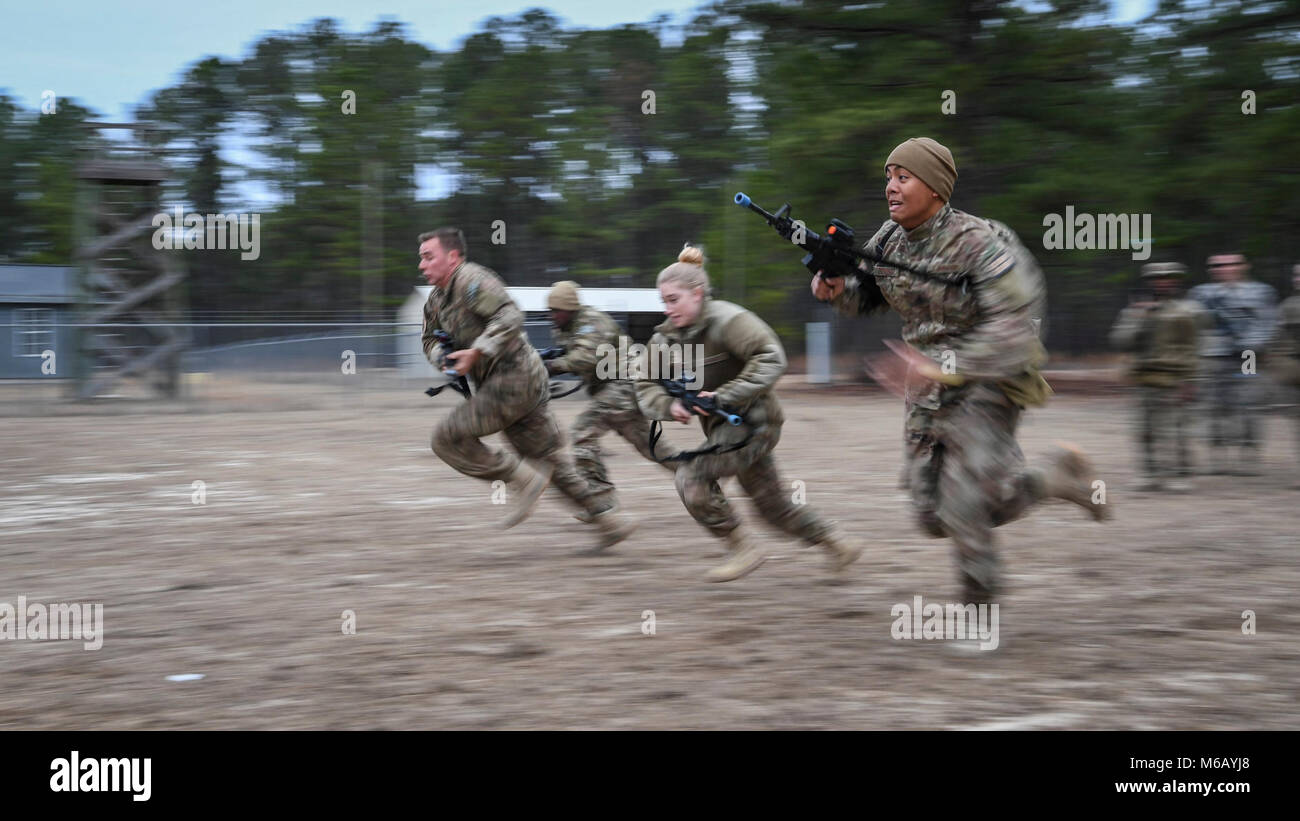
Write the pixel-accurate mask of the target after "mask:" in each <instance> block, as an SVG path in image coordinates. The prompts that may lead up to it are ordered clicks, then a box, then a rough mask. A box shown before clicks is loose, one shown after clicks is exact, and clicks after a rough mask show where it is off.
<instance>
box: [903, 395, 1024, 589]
mask: <svg viewBox="0 0 1300 821" xmlns="http://www.w3.org/2000/svg"><path fill="white" fill-rule="evenodd" d="M939 402H940V406H939V407H938V408H937V409H930V408H925V407H921V406H919V405H914V406H912V408H911V412H910V413H909V414H908V417H907V428H908V432H909V434H908V439H909V445H910V448H909V451H908V454H907V466H908V468H909V472H910V488H911V491H912V506H913V509H914V511H915V513H916V516H917V520H918V522H919V523H920V525H921V529H922V530H924V531H925V532H926V533H928V534H929V535H931V536H934V537H936V538H939V537H943V536H948V537H949V538H951V539H952V540H953V543H954V545H953V546H954V551H955V556H956V559H957V569H958V574H959V576H960V577H961V582H962V585H963V587H964V589H965V592H966V594H967V596H968V597H970V598H972V599H975V598H987V597H990V596H992V595H994V594H996V593H997V592H998V589H999V585H1000V583H1001V575H1002V574H1001V567H1000V563H999V560H998V555H997V548H996V544H995V540H994V537H993V528H995V527H997V526H999V525H1003V524H1006V523H1007V522H1010V521H1014V520H1015V519H1018V518H1020V516H1022V515H1023V514H1024V513H1025V511H1026V510H1028V509H1029V507H1030V506H1032V505H1033V504H1034V503H1035V502H1037V501H1039V500H1040V499H1041V498H1042V496H1043V481H1042V476H1041V473H1040V472H1038V471H1032V470H1026V468H1025V465H1024V456H1023V455H1022V454H1021V452H1020V445H1019V444H1018V443H1017V442H1016V425H1017V424H1019V422H1020V413H1021V409H1020V406H1019V405H1017V404H1015V403H1014V402H1012V401H1011V400H1010V399H1008V398H1007V396H1006V394H1004V393H1003V392H1002V391H1001V390H999V389H998V388H997V387H996V386H993V385H988V384H985V383H978V382H977V383H972V384H968V385H963V386H961V387H957V388H945V389H944V391H943V393H942V394H941V395H940V399H939Z"/></svg>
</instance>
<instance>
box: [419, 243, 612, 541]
mask: <svg viewBox="0 0 1300 821" xmlns="http://www.w3.org/2000/svg"><path fill="white" fill-rule="evenodd" d="M420 271H421V272H422V273H423V274H424V277H425V279H426V280H427V281H428V283H429V284H430V285H432V286H433V290H432V291H430V293H429V299H428V301H427V302H425V304H424V333H423V340H424V353H425V356H427V357H428V358H429V361H430V362H431V363H433V365H434V367H435V368H437V369H439V370H441V369H442V367H444V366H446V367H454V370H455V371H456V373H457V374H459V375H462V376H465V375H468V376H469V377H470V379H471V380H473V383H474V392H473V396H472V398H471V399H470V400H469V401H468V402H459V401H458V402H457V403H456V405H455V406H454V407H453V408H452V411H451V413H449V414H447V417H446V418H445V419H444V420H443V421H442V422H441V423H439V424H438V426H437V427H435V428H434V430H433V452H434V453H436V454H438V457H439V458H440V459H442V460H443V461H444V462H446V463H447V464H448V465H450V466H451V467H453V468H455V469H456V470H458V471H460V472H461V473H463V474H465V475H466V476H474V477H476V478H479V479H485V480H488V481H493V480H503V481H505V482H507V483H508V484H507V488H508V492H507V498H508V499H509V498H511V497H513V500H514V501H513V508H512V509H511V511H510V512H509V514H508V515H507V516H506V519H505V521H504V523H503V524H504V526H505V527H513V526H514V525H516V524H518V523H519V522H521V521H523V520H524V519H525V518H527V517H528V514H529V513H531V512H532V509H533V507H534V506H535V505H536V504H537V500H538V499H540V498H541V496H542V491H544V490H545V489H546V486H547V484H548V483H550V482H554V483H555V486H556V487H557V488H559V489H560V491H561V492H562V493H563V494H564V495H565V496H567V497H568V498H569V499H570V500H571V501H572V502H573V503H574V504H576V505H577V506H579V507H580V508H582V510H583V511H584V512H585V513H586V514H587V515H588V517H589V518H590V520H591V521H592V522H593V523H594V524H595V525H596V526H597V527H598V528H599V530H600V538H599V546H600V547H608V546H609V545H612V544H615V543H616V542H619V541H622V540H623V539H625V538H627V536H628V535H629V534H630V533H631V532H632V530H633V529H635V526H634V524H633V523H632V522H631V521H628V520H626V519H625V518H623V517H622V515H621V514H620V513H618V511H616V510H614V509H613V503H612V501H611V500H610V498H609V494H608V493H601V492H598V491H596V490H594V489H592V488H590V487H589V486H588V484H587V482H585V481H583V479H582V477H580V476H579V475H578V472H577V470H576V469H575V468H574V466H573V463H572V462H571V461H570V458H569V456H568V454H567V453H565V451H564V434H563V433H562V432H561V431H560V426H559V424H558V423H557V422H556V421H555V416H554V415H553V414H552V413H551V411H550V408H549V407H548V405H547V402H548V401H549V398H550V394H549V387H550V386H549V384H548V382H547V379H546V369H545V368H544V367H542V360H541V358H540V357H538V356H537V352H536V351H535V350H533V347H532V345H530V344H528V339H527V337H526V336H525V335H524V314H523V312H522V311H520V310H519V308H518V306H516V305H515V303H514V302H513V301H511V299H510V295H509V294H507V293H506V288H505V285H504V283H502V282H501V279H500V278H499V277H497V275H496V274H495V273H493V272H492V271H490V270H488V269H487V268H484V267H483V266H481V265H476V264H474V263H472V262H468V261H466V259H465V235H464V234H462V233H461V232H460V230H459V229H457V228H439V229H438V230H437V231H431V232H429V233H426V234H421V235H420ZM436 330H442V331H446V332H447V333H448V334H450V335H451V338H452V339H453V340H455V342H456V350H453V351H445V350H443V349H442V344H441V343H439V342H437V341H436V340H435V338H434V331H436ZM498 432H499V433H504V434H505V436H506V439H508V440H510V444H511V445H513V446H514V448H515V450H517V451H518V452H519V454H520V455H521V456H523V457H524V458H525V459H531V460H533V462H534V465H535V467H529V466H528V465H527V464H525V463H524V462H523V461H522V460H520V459H519V457H517V456H515V455H514V454H512V453H510V452H508V451H505V450H497V449H492V448H488V447H486V446H485V445H484V444H483V443H482V442H480V441H479V439H481V438H482V437H484V436H490V435H492V434H494V433H498Z"/></svg>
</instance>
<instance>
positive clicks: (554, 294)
mask: <svg viewBox="0 0 1300 821" xmlns="http://www.w3.org/2000/svg"><path fill="white" fill-rule="evenodd" d="M546 307H548V308H550V309H551V310H553V311H576V310H578V309H579V308H581V307H582V303H581V302H579V301H578V283H576V282H571V281H569V280H567V279H566V280H565V281H563V282H557V283H555V284H554V285H552V286H551V293H550V294H548V295H547V297H546Z"/></svg>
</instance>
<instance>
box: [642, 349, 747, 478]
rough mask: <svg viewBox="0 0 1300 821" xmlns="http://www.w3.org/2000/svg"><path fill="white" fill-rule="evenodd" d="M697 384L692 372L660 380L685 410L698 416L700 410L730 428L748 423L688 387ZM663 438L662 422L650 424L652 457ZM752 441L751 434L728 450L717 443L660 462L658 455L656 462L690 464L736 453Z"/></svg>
mask: <svg viewBox="0 0 1300 821" xmlns="http://www.w3.org/2000/svg"><path fill="white" fill-rule="evenodd" d="M694 381H695V375H694V374H692V373H691V372H690V371H687V372H685V373H683V374H682V378H681V379H660V380H659V384H660V385H663V387H664V390H666V391H667V392H668V395H669V396H671V397H673V398H674V399H676V400H677V401H678V402H681V403H682V407H684V408H686V410H687V411H688V412H690V413H692V414H693V413H695V412H696V411H697V410H699V411H703V412H704V413H705V414H706V415H708V416H720V417H722V418H723V419H725V420H726V421H727V424H728V425H731V426H733V427H735V426H738V425H742V424H744V422H745V420H744V418H743V417H741V416H738V415H736V414H734V413H729V412H727V411H725V410H723V409H722V408H721V407H719V406H718V402H717V399H715V398H714V397H712V396H700V392H699V391H693V390H691V389H690V388H688V387H686V386H687V385H688V384H690V383H692V382H694ZM662 436H663V423H661V422H659V421H658V420H656V421H654V422H651V423H650V454H651V455H652V456H653V455H654V452H655V445H656V444H658V442H659V439H660V438H661V437H662ZM752 438H754V434H753V433H750V434H749V435H748V436H746V437H745V438H744V439H742V440H741V441H739V442H736V443H735V444H732V445H727V446H726V447H723V446H722V445H716V444H715V445H710V446H709V447H707V448H700V449H699V450H684V451H681V452H679V453H677V454H675V455H673V456H668V457H665V458H663V459H660V458H659V457H658V456H655V460H656V461H659V462H687V461H690V460H691V459H694V458H695V457H696V456H704V455H706V454H710V453H728V452H730V451H733V450H740V449H741V448H743V447H744V446H745V445H747V444H749V440H750V439H752Z"/></svg>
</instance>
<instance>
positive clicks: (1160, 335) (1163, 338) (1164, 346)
mask: <svg viewBox="0 0 1300 821" xmlns="http://www.w3.org/2000/svg"><path fill="white" fill-rule="evenodd" d="M1203 316H1204V311H1203V310H1201V307H1200V305H1199V304H1198V303H1195V302H1192V301H1190V300H1186V299H1166V300H1161V301H1160V303H1159V304H1158V305H1157V306H1156V307H1154V308H1138V307H1128V308H1125V309H1124V310H1123V311H1121V312H1120V314H1119V318H1118V319H1117V320H1116V321H1115V325H1114V327H1112V328H1111V329H1110V344H1111V345H1112V346H1114V347H1115V348H1117V349H1119V350H1121V351H1125V352H1127V353H1131V354H1133V364H1132V366H1131V367H1130V369H1129V376H1130V378H1132V380H1133V381H1134V382H1136V383H1137V384H1139V385H1151V386H1154V387H1165V388H1167V387H1172V386H1174V385H1177V384H1179V383H1180V382H1184V381H1186V380H1188V379H1191V378H1192V377H1194V376H1195V375H1196V351H1197V348H1196V343H1197V336H1198V334H1199V333H1200V328H1201V323H1202V321H1203V319H1202V318H1203Z"/></svg>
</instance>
